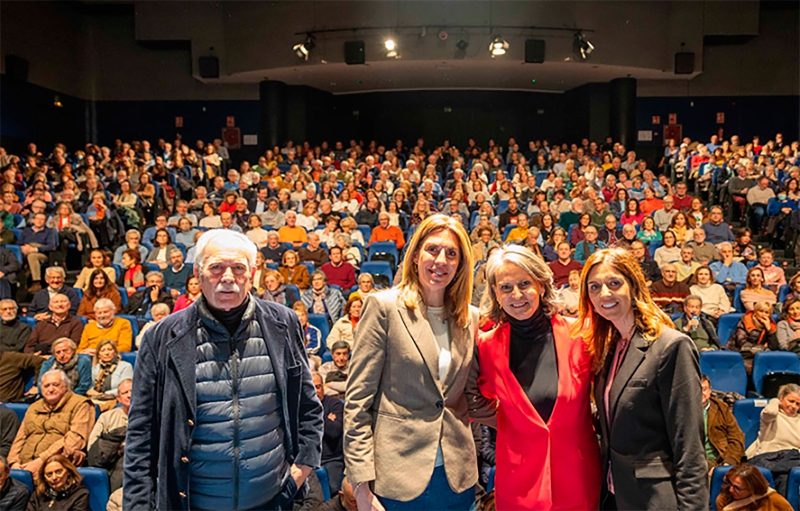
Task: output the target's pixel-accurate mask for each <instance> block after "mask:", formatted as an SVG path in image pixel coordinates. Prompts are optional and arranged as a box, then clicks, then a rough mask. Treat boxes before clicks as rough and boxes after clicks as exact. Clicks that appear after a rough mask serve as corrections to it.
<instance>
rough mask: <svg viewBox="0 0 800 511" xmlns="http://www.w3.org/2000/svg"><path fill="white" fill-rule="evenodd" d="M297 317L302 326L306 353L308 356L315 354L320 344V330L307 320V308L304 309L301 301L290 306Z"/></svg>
mask: <svg viewBox="0 0 800 511" xmlns="http://www.w3.org/2000/svg"><path fill="white" fill-rule="evenodd" d="M292 310H294V312H295V314H297V318H298V319H299V320H300V326H301V327H303V339H304V341H305V348H306V353H308V355H309V357H311V356H312V355H316V354H317V353H318V352H319V349H320V347H321V346H322V332H320V331H319V328H317V327H315V326H314V325H312V324H311V323H309V322H308V309H306V306H305V304H303V302H300V301H298V302H296V303H295V304H294V305H293V306H292Z"/></svg>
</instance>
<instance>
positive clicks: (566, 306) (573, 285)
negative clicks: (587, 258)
mask: <svg viewBox="0 0 800 511" xmlns="http://www.w3.org/2000/svg"><path fill="white" fill-rule="evenodd" d="M568 279H569V286H567V287H563V288H561V290H560V291H559V293H558V295H559V297H560V298H561V302H562V304H563V309H562V310H560V311H559V312H560V314H561V315H562V316H567V317H570V318H576V317H578V295H579V294H580V282H581V272H579V271H578V270H573V271H571V272H569V277H568Z"/></svg>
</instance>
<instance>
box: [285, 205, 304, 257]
mask: <svg viewBox="0 0 800 511" xmlns="http://www.w3.org/2000/svg"><path fill="white" fill-rule="evenodd" d="M285 219H286V225H284V226H283V227H281V228H280V229H278V237H279V239H280V242H281V243H291V244H292V246H293V247H294V249H295V250H300V247H301V246H302V245H303V244H304V243H305V242H306V241H308V235H307V234H306V230H305V229H303V228H302V227H300V226H299V225H297V213H295V212H294V211H291V210H290V211H287V212H286V213H285Z"/></svg>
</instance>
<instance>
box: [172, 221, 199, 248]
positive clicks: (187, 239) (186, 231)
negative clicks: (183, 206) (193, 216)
mask: <svg viewBox="0 0 800 511" xmlns="http://www.w3.org/2000/svg"><path fill="white" fill-rule="evenodd" d="M198 233H201V234H202V231H199V230H197V229H196V228H195V227H194V226H193V225H192V222H191V221H190V220H189V219H188V218H181V219H180V220H179V221H178V232H177V234H175V243H181V244H182V245H183V246H184V247H186V248H187V249H190V248H192V247H193V246H194V243H195V239H196V238H197V236H198Z"/></svg>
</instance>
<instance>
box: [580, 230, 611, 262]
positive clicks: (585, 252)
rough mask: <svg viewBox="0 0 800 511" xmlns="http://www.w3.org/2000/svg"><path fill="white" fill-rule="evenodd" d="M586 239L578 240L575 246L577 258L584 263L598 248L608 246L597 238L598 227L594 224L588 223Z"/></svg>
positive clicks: (585, 232) (585, 233)
mask: <svg viewBox="0 0 800 511" xmlns="http://www.w3.org/2000/svg"><path fill="white" fill-rule="evenodd" d="M583 233H584V239H583V240H581V241H580V242H578V244H577V245H576V246H575V260H576V261H577V262H579V263H581V264H584V263H585V262H586V260H587V259H589V256H590V255H592V254H594V253H595V252H596V251H598V250H602V249H604V248H607V245H606V244H605V243H603V242H602V241H598V239H597V228H596V227H595V226H593V225H587V226H586V227H585V228H584V230H583Z"/></svg>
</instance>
